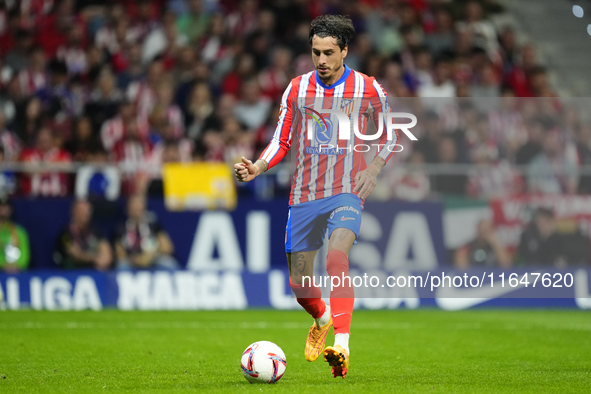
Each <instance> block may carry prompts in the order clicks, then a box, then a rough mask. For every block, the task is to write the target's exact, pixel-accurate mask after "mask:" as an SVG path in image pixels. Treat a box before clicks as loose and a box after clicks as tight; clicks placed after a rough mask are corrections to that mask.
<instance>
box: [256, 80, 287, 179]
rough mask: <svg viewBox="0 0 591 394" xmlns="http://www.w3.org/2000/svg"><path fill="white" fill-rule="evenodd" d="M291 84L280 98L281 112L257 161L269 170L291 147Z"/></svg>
mask: <svg viewBox="0 0 591 394" xmlns="http://www.w3.org/2000/svg"><path fill="white" fill-rule="evenodd" d="M292 83H293V82H292ZM292 83H290V84H289V86H288V87H287V89H285V92H284V93H283V97H282V98H281V112H280V113H279V120H278V121H277V127H276V128H275V133H274V134H273V139H271V142H269V145H267V147H266V148H265V150H264V151H263V153H261V156H260V157H259V160H265V161H266V162H267V163H268V164H269V168H271V167H273V166H275V165H277V163H279V162H280V161H281V159H283V158H284V157H285V155H286V154H287V151H288V150H289V148H290V146H291V130H292V123H293V118H294V114H293V109H292V108H291V107H292V105H291V104H292V103H291V99H292V97H293V95H292V90H293V89H292Z"/></svg>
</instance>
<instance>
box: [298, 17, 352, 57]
mask: <svg viewBox="0 0 591 394" xmlns="http://www.w3.org/2000/svg"><path fill="white" fill-rule="evenodd" d="M354 35H355V27H353V21H352V20H351V19H350V18H349V17H347V16H344V15H321V16H319V17H317V18H316V19H314V20H313V21H312V23H311V24H310V34H309V36H308V42H309V43H310V45H312V38H313V37H314V36H318V37H320V38H325V37H334V38H336V39H337V44H338V46H339V48H341V51H342V50H343V49H345V47H346V46H347V45H349V40H351V39H352V38H353V36H354Z"/></svg>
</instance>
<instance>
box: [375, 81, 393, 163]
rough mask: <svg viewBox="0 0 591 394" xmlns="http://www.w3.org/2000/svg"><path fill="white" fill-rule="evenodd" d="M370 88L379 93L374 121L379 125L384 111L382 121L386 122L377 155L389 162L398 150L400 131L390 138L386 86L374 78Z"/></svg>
mask: <svg viewBox="0 0 591 394" xmlns="http://www.w3.org/2000/svg"><path fill="white" fill-rule="evenodd" d="M370 89H373V90H375V94H377V99H375V104H376V105H375V106H376V107H377V108H374V111H373V122H374V124H375V125H376V127H378V126H379V121H380V118H379V114H380V113H382V114H383V118H382V122H383V123H384V129H383V132H382V136H381V137H380V140H379V144H380V145H379V146H380V151H379V152H378V154H377V155H376V156H379V157H381V158H382V159H384V160H385V161H386V162H388V160H389V159H390V157H392V153H393V151H395V150H396V146H395V145H396V144H397V143H398V132H397V131H396V130H394V132H393V133H392V138H390V139H388V133H387V130H388V127H387V124H388V117H387V116H386V114H388V113H389V112H390V105H389V104H388V95H387V93H386V92H385V91H384V88H382V86H381V85H380V84H379V83H378V81H376V80H375V78H372V87H371V88H370ZM372 101H374V100H372Z"/></svg>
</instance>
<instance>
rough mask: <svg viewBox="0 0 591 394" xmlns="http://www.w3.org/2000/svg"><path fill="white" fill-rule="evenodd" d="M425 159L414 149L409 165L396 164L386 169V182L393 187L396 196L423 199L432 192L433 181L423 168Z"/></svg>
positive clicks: (392, 191) (392, 194) (393, 194)
mask: <svg viewBox="0 0 591 394" xmlns="http://www.w3.org/2000/svg"><path fill="white" fill-rule="evenodd" d="M424 162H425V159H424V158H423V154H422V153H420V152H419V151H414V152H412V153H411V154H410V156H409V158H408V162H407V163H408V166H406V165H405V166H396V167H394V168H393V169H390V170H386V171H384V172H385V176H384V178H386V179H384V181H385V182H383V183H384V184H387V185H388V188H389V189H391V193H389V195H391V196H392V197H394V198H397V199H401V200H405V201H423V200H425V199H427V198H428V197H429V195H430V194H431V181H430V180H429V175H428V174H427V173H426V171H425V169H424V168H423V164H424Z"/></svg>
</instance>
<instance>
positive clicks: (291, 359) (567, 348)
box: [0, 310, 591, 394]
mask: <svg viewBox="0 0 591 394" xmlns="http://www.w3.org/2000/svg"><path fill="white" fill-rule="evenodd" d="M310 323H311V319H309V318H308V317H307V316H306V315H305V312H303V311H293V312H283V311H271V310H249V311H230V312H214V311H199V312H120V311H102V312H90V311H85V312H38V311H19V312H0V349H1V350H0V352H1V353H0V393H32V392H72V393H85V392H127V391H135V392H142V393H152V392H163V393H164V392H166V393H170V392H232V393H235V392H238V393H261V392H267V393H269V392H276V393H315V394H317V393H357V394H359V393H365V392H368V393H373V392H404V393H409V392H418V393H425V392H428V393H442V392H445V393H447V392H460V393H499V392H506V393H518V392H532V393H568V392H572V393H575V392H580V393H590V392H591V315H590V314H589V312H583V311H575V310H573V311H558V310H538V311H530V310H517V311H516V310H476V311H463V312H453V313H452V312H442V311H438V310H418V311H355V313H354V315H353V329H352V335H351V341H350V345H351V351H352V358H351V368H350V372H349V375H348V376H347V378H346V379H344V380H343V379H340V378H338V379H334V378H332V375H331V373H330V368H329V367H328V365H327V364H326V363H324V362H323V361H322V360H320V359H319V360H317V361H316V362H314V363H309V362H307V361H305V360H304V354H303V353H304V352H303V350H304V341H305V338H306V334H307V331H308V328H309V325H310ZM257 340H269V341H273V342H275V343H277V344H278V345H279V346H281V348H282V349H283V350H284V352H285V354H286V356H287V371H286V373H285V376H284V377H283V378H282V379H281V380H280V381H279V382H278V383H277V384H275V385H261V384H249V383H248V382H247V381H246V380H245V379H244V378H243V377H242V373H241V371H240V361H239V360H240V356H241V353H242V351H243V350H244V349H245V348H246V346H247V345H248V344H250V343H251V342H254V341H257ZM329 343H330V344H332V336H329Z"/></svg>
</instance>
